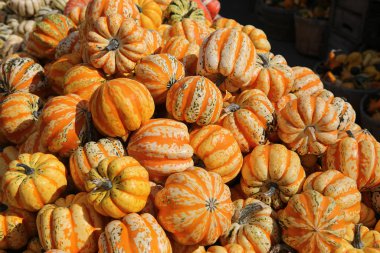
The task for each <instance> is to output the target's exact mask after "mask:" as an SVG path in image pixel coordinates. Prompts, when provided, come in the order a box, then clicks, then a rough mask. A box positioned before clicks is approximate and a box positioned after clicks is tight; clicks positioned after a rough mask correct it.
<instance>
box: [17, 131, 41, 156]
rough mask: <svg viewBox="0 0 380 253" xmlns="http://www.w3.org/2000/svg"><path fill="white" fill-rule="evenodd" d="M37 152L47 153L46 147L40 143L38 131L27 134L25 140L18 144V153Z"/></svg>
mask: <svg viewBox="0 0 380 253" xmlns="http://www.w3.org/2000/svg"><path fill="white" fill-rule="evenodd" d="M37 152H41V153H48V148H47V147H46V146H44V145H42V142H41V135H40V133H39V132H38V131H36V132H34V133H32V134H31V135H29V136H28V137H27V139H26V141H25V142H24V143H22V144H21V145H20V146H19V153H20V154H23V153H28V154H33V153H37Z"/></svg>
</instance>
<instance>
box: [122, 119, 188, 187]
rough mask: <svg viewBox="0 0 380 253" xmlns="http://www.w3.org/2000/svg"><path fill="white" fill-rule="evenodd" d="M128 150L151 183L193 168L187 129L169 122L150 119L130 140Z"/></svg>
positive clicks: (177, 123) (176, 123)
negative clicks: (144, 170)
mask: <svg viewBox="0 0 380 253" xmlns="http://www.w3.org/2000/svg"><path fill="white" fill-rule="evenodd" d="M127 150H128V154H129V155H130V156H132V157H133V158H135V159H136V160H137V161H138V162H139V163H141V165H142V166H143V167H144V168H146V169H147V170H148V172H149V177H150V179H151V180H152V181H154V182H161V181H162V179H164V178H166V177H168V176H169V175H171V174H173V173H176V172H181V171H184V170H186V169H187V168H190V167H192V166H193V165H194V163H193V160H192V156H193V148H192V147H191V146H190V136H189V133H188V129H187V126H186V125H185V124H183V123H181V122H177V121H175V120H171V119H151V120H149V121H148V122H146V123H145V124H143V125H142V126H141V127H140V128H139V129H138V130H137V131H136V132H135V133H134V134H133V135H132V136H131V138H130V140H129V143H128V148H127Z"/></svg>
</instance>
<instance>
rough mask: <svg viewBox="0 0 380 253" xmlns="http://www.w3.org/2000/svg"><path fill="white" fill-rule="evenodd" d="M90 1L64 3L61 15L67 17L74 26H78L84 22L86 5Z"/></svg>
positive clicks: (73, 0) (75, 0)
mask: <svg viewBox="0 0 380 253" xmlns="http://www.w3.org/2000/svg"><path fill="white" fill-rule="evenodd" d="M90 2H91V0H80V1H78V0H69V1H67V3H66V6H65V9H64V10H63V14H65V15H66V16H68V17H69V18H70V19H71V20H72V21H73V22H74V24H75V25H79V24H81V23H82V22H84V20H85V14H86V9H87V5H88V4H89V3H90Z"/></svg>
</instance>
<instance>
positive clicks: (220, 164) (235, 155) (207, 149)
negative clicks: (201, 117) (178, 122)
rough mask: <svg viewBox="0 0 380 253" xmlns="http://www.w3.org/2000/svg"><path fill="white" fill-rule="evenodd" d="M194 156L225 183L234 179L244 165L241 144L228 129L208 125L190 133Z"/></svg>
mask: <svg viewBox="0 0 380 253" xmlns="http://www.w3.org/2000/svg"><path fill="white" fill-rule="evenodd" d="M190 145H191V146H192V147H193V148H194V154H195V155H196V156H197V158H198V159H200V160H201V162H203V164H204V167H205V169H206V170H207V171H212V172H216V173H218V174H219V175H220V176H221V177H222V180H223V182H224V183H227V182H229V181H231V180H232V179H234V178H235V177H236V176H237V175H238V174H239V172H240V169H241V166H242V165H243V156H242V154H241V151H240V148H239V144H238V143H237V142H236V140H235V138H234V136H233V135H232V133H231V132H230V131H228V130H227V129H225V128H223V127H221V126H218V125H208V126H204V127H202V128H199V129H196V130H194V131H192V132H191V133H190Z"/></svg>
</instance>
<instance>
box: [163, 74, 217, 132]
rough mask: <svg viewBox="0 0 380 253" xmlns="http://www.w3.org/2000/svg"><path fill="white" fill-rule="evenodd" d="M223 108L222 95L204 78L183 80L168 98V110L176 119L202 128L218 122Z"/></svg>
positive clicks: (176, 85)
mask: <svg viewBox="0 0 380 253" xmlns="http://www.w3.org/2000/svg"><path fill="white" fill-rule="evenodd" d="M222 107H223V97H222V93H221V92H220V90H219V89H218V87H217V86H216V85H215V84H214V83H213V82H211V81H210V80H209V79H207V78H205V77H203V76H188V77H185V78H182V79H181V80H179V81H178V82H176V83H175V84H173V86H172V87H171V88H170V89H169V91H168V94H167V98H166V110H167V111H168V113H169V114H170V115H172V116H173V118H174V119H176V120H180V121H185V122H187V123H196V124H197V125H200V126H203V125H208V124H213V123H215V122H217V121H218V119H219V115H220V113H221V111H222Z"/></svg>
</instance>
